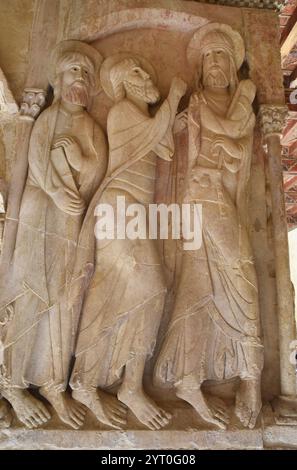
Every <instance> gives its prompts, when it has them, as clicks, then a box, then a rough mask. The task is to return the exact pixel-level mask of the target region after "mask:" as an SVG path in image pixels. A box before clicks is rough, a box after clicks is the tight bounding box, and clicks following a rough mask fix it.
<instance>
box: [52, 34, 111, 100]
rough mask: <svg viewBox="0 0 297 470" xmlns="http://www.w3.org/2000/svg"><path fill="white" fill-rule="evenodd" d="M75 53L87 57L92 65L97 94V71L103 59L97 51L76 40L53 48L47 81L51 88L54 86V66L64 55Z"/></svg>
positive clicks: (61, 43) (63, 42)
mask: <svg viewBox="0 0 297 470" xmlns="http://www.w3.org/2000/svg"><path fill="white" fill-rule="evenodd" d="M74 52H77V53H79V54H81V55H84V56H87V57H88V58H89V59H90V60H91V62H92V64H93V65H94V75H95V78H96V87H95V88H96V92H98V90H99V87H100V84H99V69H100V66H101V64H102V62H103V60H104V59H103V57H102V55H101V54H100V52H99V51H97V49H95V48H94V47H92V46H90V45H89V44H86V43H85V42H82V41H76V40H66V41H62V42H60V43H58V44H57V45H56V47H55V48H54V50H53V52H52V54H51V60H50V66H49V71H48V80H49V83H50V84H51V86H53V85H54V82H55V78H56V65H57V62H58V60H59V59H60V58H61V57H62V56H63V55H64V54H66V53H74Z"/></svg>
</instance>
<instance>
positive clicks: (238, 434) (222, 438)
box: [0, 428, 297, 450]
mask: <svg viewBox="0 0 297 470" xmlns="http://www.w3.org/2000/svg"><path fill="white" fill-rule="evenodd" d="M296 442H297V439H296ZM296 445H297V444H296ZM0 449H1V450H16V449H17V450H62V449H67V450H70V449H72V450H78V449H81V450H83V449H90V450H103V449H112V450H129V449H163V450H165V449H177V450H186V449H192V450H194V449H197V450H207V449H211V450H212V449H217V450H227V449H234V450H240V449H247V450H252V449H258V450H260V449H263V438H262V431H261V430H252V431H246V430H240V431H195V430H189V431H166V430H164V431H139V430H136V431H97V430H94V431H89V430H82V431H72V430H44V429H37V430H26V429H23V428H20V429H7V430H2V431H1V432H0Z"/></svg>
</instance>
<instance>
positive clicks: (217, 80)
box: [204, 66, 229, 88]
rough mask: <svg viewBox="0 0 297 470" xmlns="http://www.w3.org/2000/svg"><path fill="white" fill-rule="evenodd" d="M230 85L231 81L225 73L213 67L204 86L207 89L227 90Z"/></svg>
mask: <svg viewBox="0 0 297 470" xmlns="http://www.w3.org/2000/svg"><path fill="white" fill-rule="evenodd" d="M228 85H229V80H228V78H227V77H226V75H225V72H223V70H222V69H220V68H219V67H217V66H214V67H211V68H210V70H209V71H208V72H207V74H206V77H205V78H204V86H207V87H214V88H227V86H228Z"/></svg>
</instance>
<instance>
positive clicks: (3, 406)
mask: <svg viewBox="0 0 297 470" xmlns="http://www.w3.org/2000/svg"><path fill="white" fill-rule="evenodd" d="M11 421H12V414H11V408H10V406H9V405H8V403H7V402H6V401H4V400H0V429H5V428H9V426H10V425H11Z"/></svg>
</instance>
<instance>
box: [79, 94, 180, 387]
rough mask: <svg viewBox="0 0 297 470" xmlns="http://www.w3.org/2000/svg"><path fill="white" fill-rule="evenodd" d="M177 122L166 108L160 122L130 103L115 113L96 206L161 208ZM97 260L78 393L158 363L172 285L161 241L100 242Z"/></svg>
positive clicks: (111, 117) (83, 326)
mask: <svg viewBox="0 0 297 470" xmlns="http://www.w3.org/2000/svg"><path fill="white" fill-rule="evenodd" d="M170 122H171V112H170V108H169V104H168V102H167V101H165V102H164V103H163V104H162V106H161V108H160V109H159V110H158V112H157V113H156V115H155V117H153V118H152V117H150V116H149V115H146V114H144V113H143V112H142V111H141V110H139V109H138V108H137V107H136V106H135V105H134V104H133V103H131V102H130V101H128V100H123V101H121V102H120V103H118V104H116V105H115V106H114V107H113V108H112V109H111V111H110V113H109V116H108V123H107V130H108V140H109V168H108V173H107V175H108V176H107V180H106V182H107V184H106V186H105V188H104V190H103V189H102V188H101V189H100V190H99V194H98V195H97V196H96V197H95V204H98V203H109V204H111V205H112V206H113V207H114V211H115V212H116V201H117V199H116V198H117V196H125V198H126V204H131V203H142V204H143V205H144V206H145V207H146V208H147V206H148V204H149V203H153V202H154V191H155V171H156V155H158V156H159V157H161V158H164V159H167V160H169V159H170V158H171V157H172V155H173V138H172V133H171V125H170ZM103 187H104V183H103ZM95 204H93V207H94V205H95ZM92 209H93V208H92ZM91 217H93V214H92V213H90V218H91ZM90 220H91V219H90ZM86 222H87V221H86ZM87 226H88V225H87V224H86V227H87ZM85 230H86V231H87V233H91V231H90V229H87V228H85ZM84 244H85V241H84V242H82V245H84ZM95 258H96V268H95V273H94V276H93V278H92V280H91V284H90V287H89V290H88V292H87V295H86V299H85V302H84V306H83V310H82V319H81V324H80V331H79V337H78V343H77V347H76V362H75V366H74V371H73V375H72V379H71V386H72V388H74V389H78V388H83V389H90V388H95V387H98V386H99V387H102V388H106V387H109V386H111V385H114V384H115V383H116V382H117V381H119V380H120V379H121V377H122V374H123V370H124V367H125V365H126V364H127V363H128V361H129V360H131V359H132V358H134V357H135V356H137V355H144V356H145V357H149V356H151V355H152V352H153V350H154V346H155V342H156V336H157V331H158V327H159V323H160V319H161V315H162V312H163V305H164V298H165V293H166V285H165V280H164V276H163V268H162V264H161V261H160V257H159V254H158V251H157V246H156V240H150V239H148V238H146V239H140V240H138V239H137V240H129V239H127V238H126V239H123V240H121V239H114V240H97V241H96V256H95Z"/></svg>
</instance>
